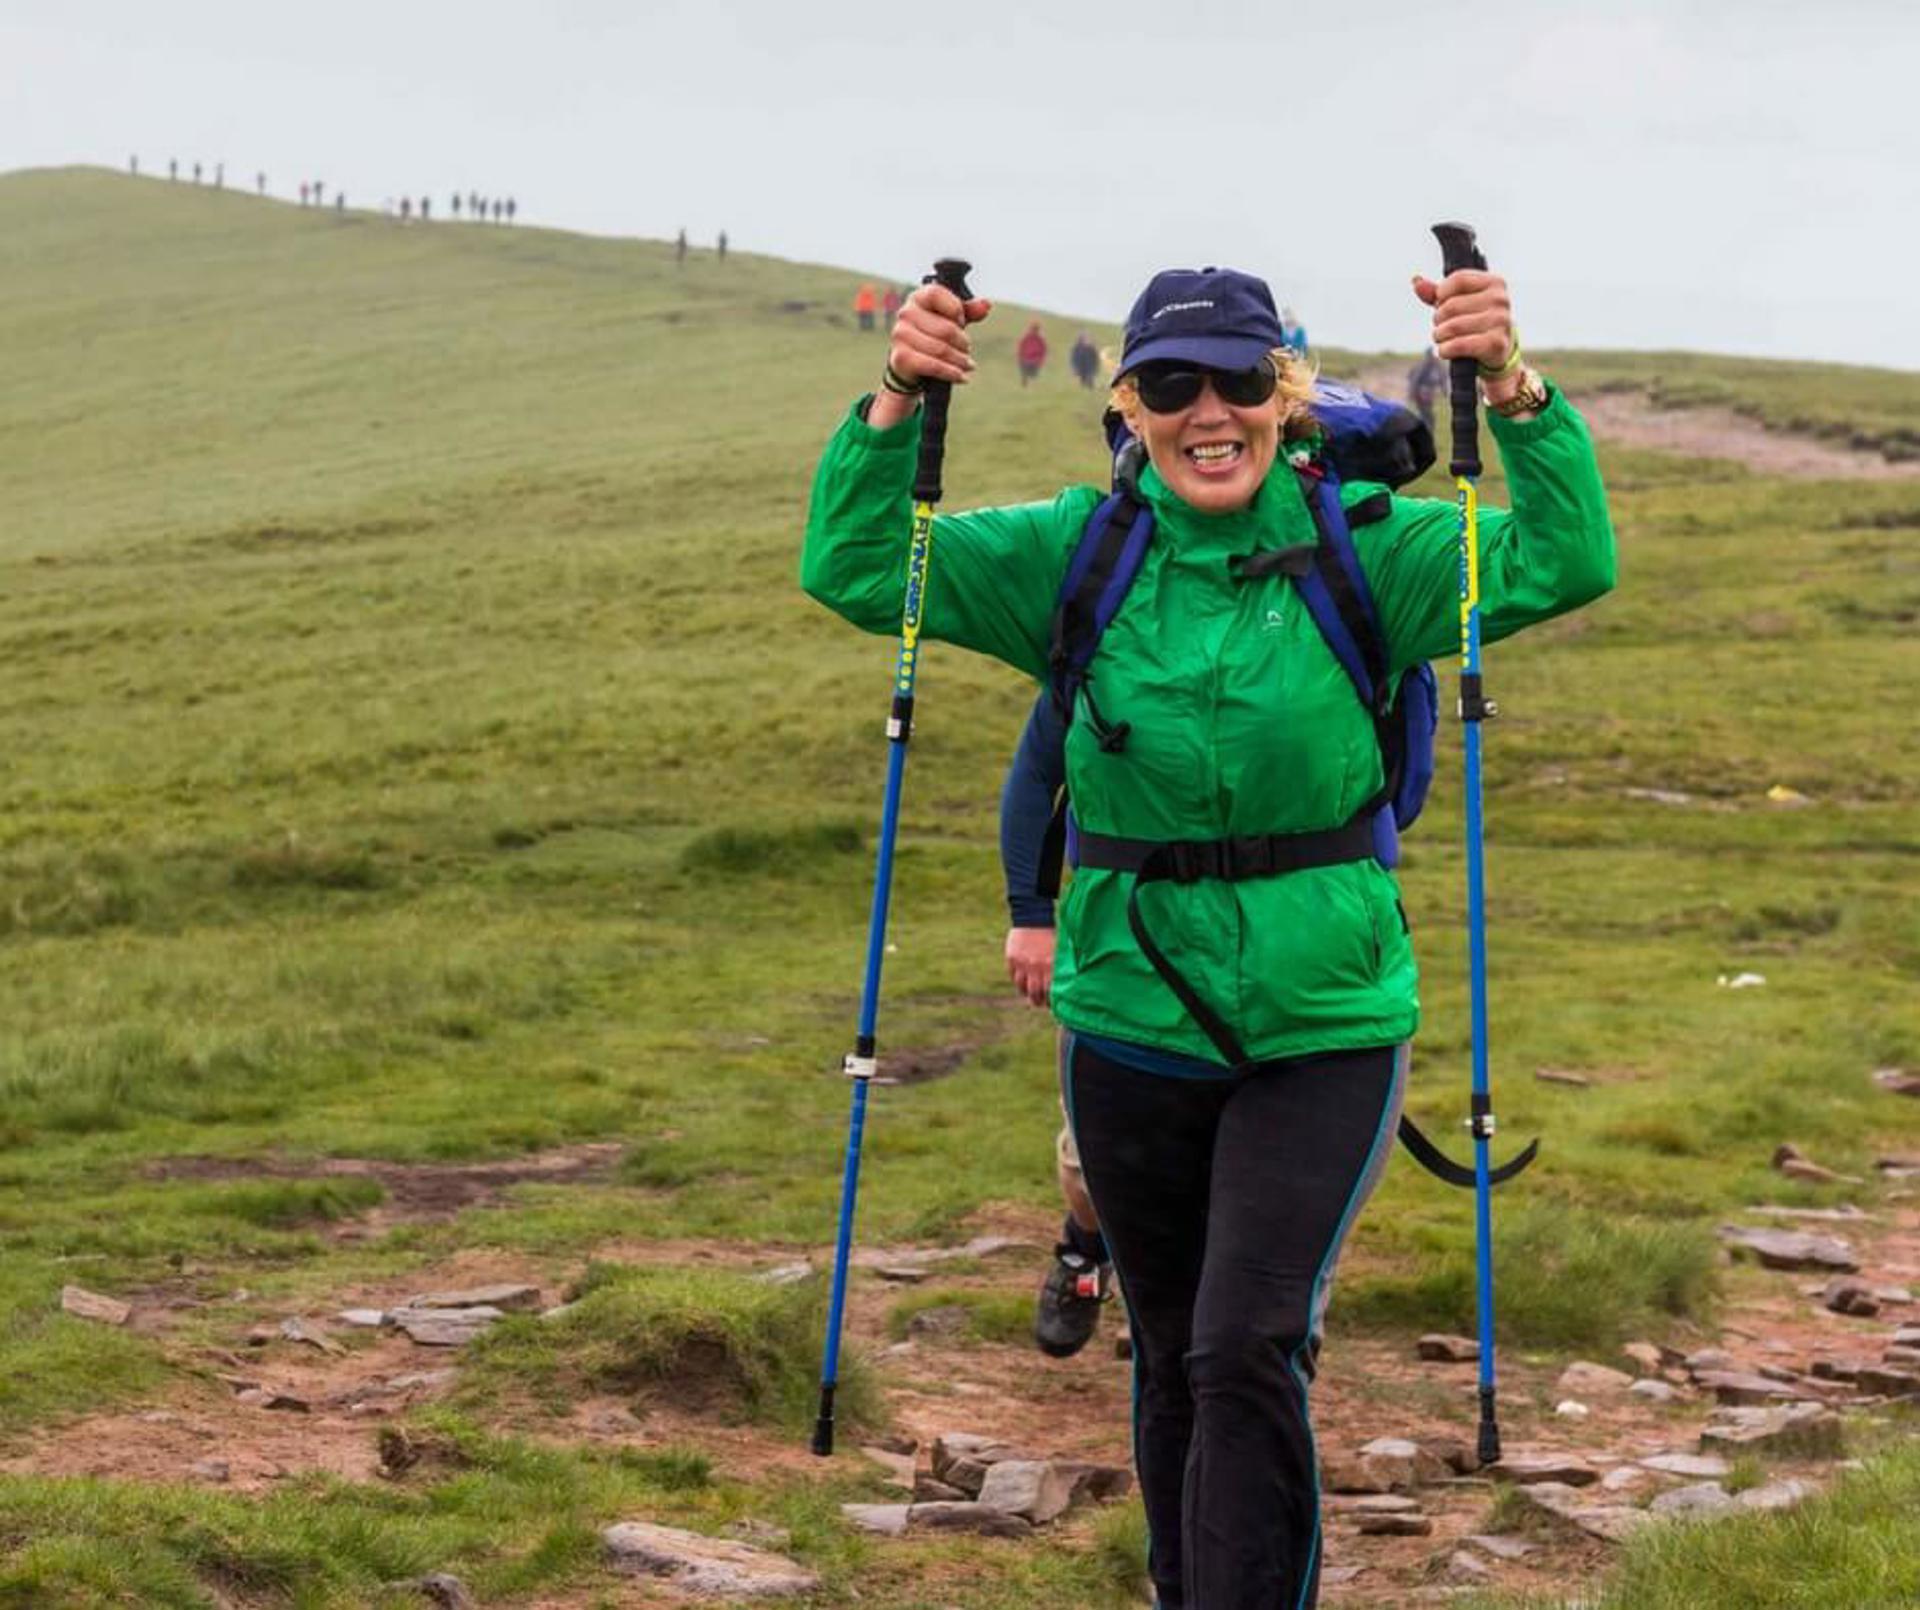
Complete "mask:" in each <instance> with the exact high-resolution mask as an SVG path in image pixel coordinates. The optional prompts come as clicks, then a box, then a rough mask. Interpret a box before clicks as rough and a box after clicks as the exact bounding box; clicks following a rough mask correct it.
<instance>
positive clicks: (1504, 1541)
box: [1467, 1532, 1540, 1562]
mask: <svg viewBox="0 0 1920 1610" xmlns="http://www.w3.org/2000/svg"><path fill="white" fill-rule="evenodd" d="M1467 1541H1468V1542H1469V1543H1471V1544H1472V1545H1473V1546H1474V1547H1475V1548H1477V1549H1479V1550H1480V1551H1481V1553H1483V1554H1491V1555H1492V1556H1493V1557H1494V1558H1495V1559H1496V1560H1507V1561H1509V1562H1511V1561H1515V1560H1524V1559H1525V1558H1526V1557H1527V1556H1528V1555H1529V1554H1537V1553H1538V1552H1539V1548H1540V1545H1539V1544H1537V1543H1529V1542H1528V1541H1527V1540H1526V1539H1525V1538H1523V1537H1504V1536H1501V1535H1500V1534H1498V1533H1479V1532H1476V1533H1475V1534H1474V1535H1473V1536H1472V1537H1469V1538H1468V1539H1467Z"/></svg>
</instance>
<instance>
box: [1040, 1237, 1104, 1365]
mask: <svg viewBox="0 0 1920 1610" xmlns="http://www.w3.org/2000/svg"><path fill="white" fill-rule="evenodd" d="M1112 1279H1113V1266H1112V1265H1111V1264H1106V1263H1095V1262H1094V1261H1093V1260H1092V1259H1091V1258H1087V1257H1083V1256H1081V1254H1079V1253H1077V1252H1075V1251H1074V1250H1073V1249H1072V1248H1071V1247H1065V1246H1062V1247H1056V1248H1055V1249H1054V1260H1053V1267H1052V1268H1051V1269H1049V1270H1048V1271H1047V1278H1046V1279H1045V1280H1044V1281H1042V1282H1041V1285H1040V1301H1039V1302H1038V1303H1037V1304H1036V1305H1035V1308H1034V1313H1033V1339H1034V1342H1035V1344H1036V1345H1037V1346H1038V1347H1039V1349H1040V1351H1041V1352H1043V1353H1045V1354H1046V1355H1047V1356H1048V1357H1049V1358H1072V1357H1073V1355H1074V1354H1075V1353H1077V1352H1079V1351H1080V1349H1081V1348H1083V1347H1085V1346H1086V1345H1087V1343H1088V1342H1089V1341H1091V1340H1092V1338H1093V1333H1094V1330H1095V1328H1096V1327H1097V1326H1098V1325H1099V1323H1100V1305H1101V1304H1102V1303H1103V1302H1105V1301H1106V1300H1107V1287H1108V1286H1109V1285H1110V1284H1111V1283H1112Z"/></svg>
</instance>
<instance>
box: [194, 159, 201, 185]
mask: <svg viewBox="0 0 1920 1610" xmlns="http://www.w3.org/2000/svg"><path fill="white" fill-rule="evenodd" d="M193 182H194V183H195V184H198V183H199V182H200V164H199V163H197V162H196V163H194V165H193Z"/></svg>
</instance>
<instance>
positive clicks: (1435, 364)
mask: <svg viewBox="0 0 1920 1610" xmlns="http://www.w3.org/2000/svg"><path fill="white" fill-rule="evenodd" d="M1446 390H1447V366H1446V365H1445V364H1444V363H1442V362H1441V361H1440V360H1439V359H1438V358H1436V357H1435V356H1434V355H1433V348H1432V347H1428V348H1427V350H1426V355H1425V356H1424V357H1422V358H1421V360H1420V361H1419V362H1418V363H1416V364H1415V365H1414V366H1413V367H1412V368H1411V369H1409V370H1408V371H1407V401H1408V402H1410V403H1412V404H1413V409H1414V412H1415V413H1417V414H1418V415H1419V416H1420V417H1421V419H1423V420H1425V421H1426V426H1427V429H1428V430H1432V429H1433V405H1434V404H1435V403H1436V402H1438V401H1439V400H1440V398H1441V397H1443V396H1444V395H1445V394H1446Z"/></svg>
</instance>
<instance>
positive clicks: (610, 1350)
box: [462, 1264, 880, 1434]
mask: <svg viewBox="0 0 1920 1610" xmlns="http://www.w3.org/2000/svg"><path fill="white" fill-rule="evenodd" d="M825 1321H826V1302H825V1293H824V1291H823V1290H822V1289H821V1285H820V1283H819V1282H818V1281H817V1280H807V1281H800V1282H796V1283H793V1284H774V1283H769V1282H767V1281H764V1280H757V1279H754V1278H753V1277H752V1276H748V1275H739V1274H730V1273H725V1272H720V1271H711V1270H697V1269H636V1268H627V1267H621V1266H616V1265H612V1264H596V1265H594V1266H592V1267H591V1268H590V1269H589V1270H588V1271H587V1275H586V1278H585V1279H584V1280H583V1281H582V1282H581V1285H580V1288H579V1290H578V1293H577V1295H575V1296H574V1297H573V1300H572V1303H571V1305H570V1306H569V1307H568V1308H567V1309H566V1311H565V1312H564V1313H561V1314H557V1315H555V1316H554V1317H553V1318H551V1319H543V1318H539V1317H536V1316H519V1317H515V1318H512V1319H509V1320H505V1321H503V1322H501V1323H500V1324H499V1325H498V1326H496V1327H495V1328H494V1329H493V1330H491V1331H490V1332H488V1333H487V1334H486V1335H485V1336H483V1337H482V1338H481V1339H480V1340H479V1341H477V1342H475V1343H473V1344H472V1345H471V1346H470V1347H469V1349H468V1352H467V1361H468V1364H469V1368H468V1370H467V1372H466V1374H465V1376H464V1378H463V1383H462V1387H463V1391H464V1392H465V1393H466V1394H467V1398H468V1400H469V1401H471V1402H478V1401H485V1400H488V1399H491V1398H493V1397H496V1396H497V1395H498V1394H500V1393H502V1392H504V1391H506V1390H508V1389H511V1388H519V1389H521V1390H524V1391H526V1392H529V1393H531V1394H532V1395H533V1396H535V1397H536V1398H537V1399H539V1400H540V1401H542V1402H545V1403H548V1404H550V1405H552V1406H554V1407H555V1408H556V1409H561V1408H564V1406H565V1405H566V1404H567V1403H568V1402H569V1401H571V1400H572V1398H573V1397H574V1396H575V1395H577V1394H578V1393H579V1392H581V1391H582V1390H584V1391H587V1392H596V1393H615V1394H619V1395H622V1396H627V1397H632V1398H634V1399H636V1400H637V1401H638V1403H639V1404H641V1405H642V1406H644V1405H646V1404H648V1403H650V1402H658V1403H661V1404H662V1405H664V1406H666V1407H670V1408H676V1409H695V1410H706V1411H709V1412H713V1413H717V1414H720V1415H733V1416H739V1417H745V1418H749V1419H758V1420H761V1421H765V1422H768V1423H771V1424H773V1425H776V1426H782V1427H784V1428H785V1429H787V1430H789V1431H791V1432H794V1433H796V1434H798V1433H800V1432H803V1431H805V1430H806V1429H808V1428H809V1427H810V1426H811V1425H812V1423H813V1414H814V1411H815V1409H816V1408H817V1406H818V1397H819V1382H820V1369H821V1338H822V1336H823V1335H824V1333H825ZM835 1412H836V1415H837V1417H838V1419H839V1420H841V1421H842V1422H844V1423H845V1424H847V1425H848V1426H850V1427H859V1426H872V1425H875V1424H877V1423H878V1421H879V1419H880V1409H879V1402H878V1397H877V1394H876V1392H875V1390H874V1385H873V1381H872V1378H871V1376H870V1375H869V1373H868V1372H867V1370H866V1369H865V1368H864V1367H863V1365H862V1364H861V1362H860V1360H859V1359H858V1358H857V1357H852V1356H849V1357H848V1358H847V1360H846V1361H845V1364H844V1367H843V1368H842V1369H841V1371H840V1375H839V1385H838V1389H837V1395H836V1398H835Z"/></svg>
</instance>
